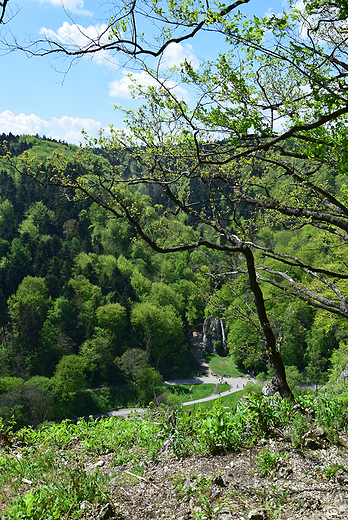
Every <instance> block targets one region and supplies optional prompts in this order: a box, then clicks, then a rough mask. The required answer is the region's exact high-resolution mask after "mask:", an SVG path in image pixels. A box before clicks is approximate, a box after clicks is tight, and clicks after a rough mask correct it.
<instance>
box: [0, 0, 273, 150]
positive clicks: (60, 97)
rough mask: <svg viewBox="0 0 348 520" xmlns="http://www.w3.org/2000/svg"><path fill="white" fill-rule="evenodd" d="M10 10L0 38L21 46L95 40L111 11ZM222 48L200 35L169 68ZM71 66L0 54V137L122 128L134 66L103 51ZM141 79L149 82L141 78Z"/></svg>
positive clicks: (38, 6) (73, 5) (79, 4)
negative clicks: (36, 42)
mask: <svg viewBox="0 0 348 520" xmlns="http://www.w3.org/2000/svg"><path fill="white" fill-rule="evenodd" d="M116 2H119V0H116ZM8 5H9V6H10V7H11V8H12V13H13V14H14V15H15V16H13V18H12V19H11V20H10V21H9V22H8V23H7V24H6V25H5V26H3V27H1V28H0V35H1V36H2V38H3V39H7V40H8V41H10V40H11V33H12V34H13V35H15V37H17V39H18V40H19V41H20V42H25V41H29V39H30V38H31V39H38V38H40V37H41V38H42V37H43V36H44V35H48V36H51V35H53V36H54V37H55V38H56V39H57V38H58V39H60V40H61V41H67V40H68V39H70V40H71V39H74V41H82V40H83V36H82V35H81V33H82V32H84V33H87V34H90V35H93V34H95V31H96V30H98V29H99V30H100V29H101V28H102V24H103V23H105V22H106V21H107V19H108V13H109V12H110V11H109V9H110V8H111V6H112V4H111V3H110V4H107V3H105V2H103V3H100V4H99V3H97V2H92V1H89V0H86V1H84V0H64V4H63V5H64V9H63V5H62V2H61V0H10V2H9V4H8ZM281 9H282V2H281V1H280V0H262V1H260V0H251V1H250V3H249V4H247V5H246V6H243V11H244V12H245V13H247V14H248V15H249V16H253V15H254V14H257V15H261V16H262V15H264V14H265V13H266V12H274V13H277V12H279V11H281ZM76 24H78V26H77V25H76ZM147 30H148V31H152V28H151V27H150V26H148V28H147ZM222 48H223V40H222V39H221V37H218V36H214V35H213V34H211V33H210V34H207V33H203V34H201V35H199V36H198V37H196V38H195V39H193V40H189V41H188V42H187V43H185V44H182V45H179V44H174V45H173V46H172V47H170V48H169V50H168V52H167V54H166V56H165V59H166V65H169V66H172V65H174V64H178V63H179V62H180V61H183V59H184V58H185V57H186V58H189V59H190V60H191V61H192V62H193V63H198V62H199V61H200V60H203V59H214V58H215V57H216V56H217V54H218V52H219V51H220V50H222ZM69 65H70V61H68V60H67V59H66V58H65V59H64V58H62V57H59V56H58V55H55V56H53V55H51V56H46V57H31V58H29V57H28V56H27V55H26V54H24V53H23V52H20V51H17V52H11V53H7V52H6V51H5V50H2V51H0V78H1V80H0V134H1V133H9V132H12V133H13V134H15V135H17V134H34V135H35V134H37V133H38V134H39V135H46V136H48V137H51V138H54V139H62V140H64V141H67V142H69V143H76V144H78V143H79V142H80V141H82V136H81V130H82V128H84V129H85V130H86V131H87V132H88V133H89V134H91V135H96V134H97V132H98V129H99V128H100V127H102V128H108V126H109V125H110V124H113V125H114V127H116V128H123V127H124V125H123V121H122V115H121V113H120V112H118V111H115V110H114V106H115V105H121V106H122V107H124V108H135V107H136V101H134V100H132V99H131V97H130V93H129V90H128V88H127V87H128V84H129V78H128V76H127V73H128V72H130V69H129V68H128V67H127V66H122V64H121V63H120V60H119V58H118V57H117V56H111V55H110V54H105V53H104V54H102V55H96V56H95V57H94V58H93V59H87V58H83V59H80V60H78V61H76V62H75V63H74V64H73V66H72V67H70V68H69ZM135 74H136V75H137V74H139V73H135ZM136 77H137V78H139V79H140V81H141V82H142V84H146V81H147V79H146V78H145V77H144V75H141V76H139V75H138V76H136ZM178 88H179V89H180V88H181V87H178Z"/></svg>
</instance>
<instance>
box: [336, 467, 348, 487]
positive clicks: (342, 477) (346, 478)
mask: <svg viewBox="0 0 348 520" xmlns="http://www.w3.org/2000/svg"><path fill="white" fill-rule="evenodd" d="M336 482H337V483H338V484H341V486H346V485H347V484H348V473H347V472H346V471H344V470H343V469H339V470H338V471H337V473H336Z"/></svg>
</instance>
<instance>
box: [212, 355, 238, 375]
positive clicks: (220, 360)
mask: <svg viewBox="0 0 348 520" xmlns="http://www.w3.org/2000/svg"><path fill="white" fill-rule="evenodd" d="M205 356H206V358H207V360H208V363H209V366H210V369H211V371H212V372H213V374H217V375H218V376H223V375H224V374H230V375H231V376H232V377H238V376H239V375H240V374H241V371H240V369H239V368H237V367H236V364H235V362H234V360H233V359H232V358H231V357H229V356H226V357H221V356H219V355H218V354H205Z"/></svg>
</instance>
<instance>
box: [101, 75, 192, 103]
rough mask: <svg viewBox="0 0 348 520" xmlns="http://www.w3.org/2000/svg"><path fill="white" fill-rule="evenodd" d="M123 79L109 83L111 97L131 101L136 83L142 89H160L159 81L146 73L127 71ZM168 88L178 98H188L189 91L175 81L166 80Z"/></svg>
mask: <svg viewBox="0 0 348 520" xmlns="http://www.w3.org/2000/svg"><path fill="white" fill-rule="evenodd" d="M122 73H123V77H122V78H121V79H115V80H114V81H111V83H109V87H110V96H112V97H120V98H126V99H131V98H132V88H131V87H132V86H133V85H134V81H135V82H136V83H137V84H138V85H141V86H142V87H145V88H147V87H150V86H153V87H158V86H159V85H158V83H157V81H156V80H155V79H154V78H153V77H152V76H150V75H149V74H147V73H146V72H145V71H142V72H133V73H129V72H127V71H126V70H124V71H122ZM165 83H166V86H167V87H168V88H170V89H172V90H173V91H174V93H175V94H176V96H177V97H179V98H180V97H181V98H187V97H188V92H187V90H185V89H183V88H182V87H180V86H179V85H178V84H177V83H175V81H171V80H166V82H165Z"/></svg>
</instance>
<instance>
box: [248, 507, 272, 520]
mask: <svg viewBox="0 0 348 520" xmlns="http://www.w3.org/2000/svg"><path fill="white" fill-rule="evenodd" d="M248 520H267V513H266V510H265V509H263V508H259V509H253V510H252V511H250V513H249V514H248Z"/></svg>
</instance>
